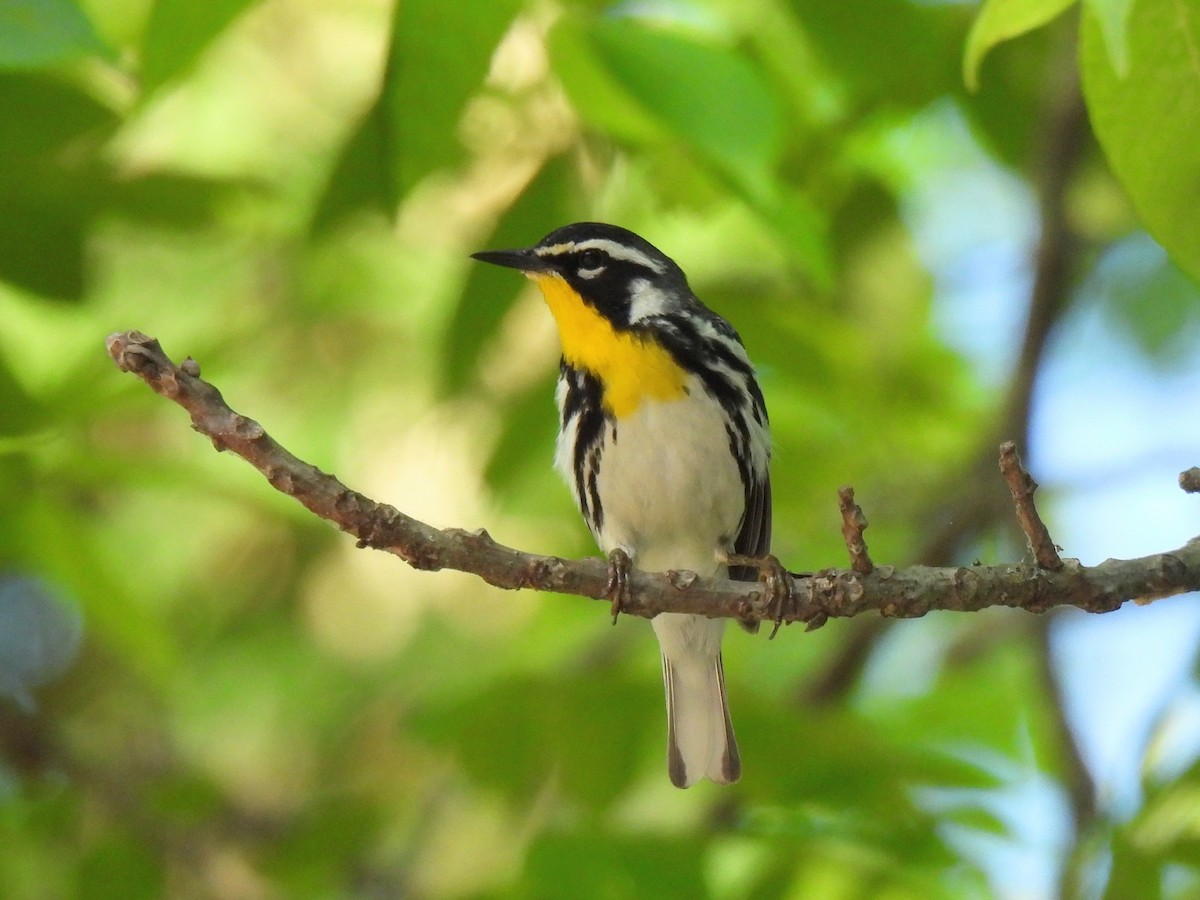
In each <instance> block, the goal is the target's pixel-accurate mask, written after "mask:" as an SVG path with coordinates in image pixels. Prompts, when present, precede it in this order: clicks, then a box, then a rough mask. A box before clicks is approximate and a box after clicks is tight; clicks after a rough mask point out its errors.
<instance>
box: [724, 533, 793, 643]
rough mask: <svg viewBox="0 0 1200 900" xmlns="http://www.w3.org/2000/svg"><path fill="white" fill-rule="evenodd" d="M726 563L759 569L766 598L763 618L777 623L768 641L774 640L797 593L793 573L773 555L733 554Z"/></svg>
mask: <svg viewBox="0 0 1200 900" xmlns="http://www.w3.org/2000/svg"><path fill="white" fill-rule="evenodd" d="M726 562H727V563H728V564H729V565H730V566H744V567H746V568H752V569H758V581H759V584H761V585H762V586H763V594H764V595H765V597H766V603H765V604H764V611H765V612H766V615H764V616H763V618H765V619H770V620H771V621H772V622H774V623H775V627H774V628H772V629H771V634H770V636H769V637H768V638H767V639H768V640H770V639H771V638H774V637H775V635H776V634H777V633H778V631H779V627H780V626H781V625H782V624H783V619H784V616H785V615H786V613H787V609H788V606H789V604H790V603H791V602H792V599H793V594H794V592H795V586H796V582H795V578H793V576H792V573H791V572H789V571H788V570H787V569H785V568H784V567H783V563H781V562H780V561H779V559H778V557H776V556H773V555H771V554H767V555H766V556H743V555H741V554H732V555H730V556H729V557H728V559H726ZM754 630H755V631H757V630H758V623H757V622H755V623H754Z"/></svg>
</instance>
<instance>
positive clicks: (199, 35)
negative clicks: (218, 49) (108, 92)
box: [142, 0, 255, 95]
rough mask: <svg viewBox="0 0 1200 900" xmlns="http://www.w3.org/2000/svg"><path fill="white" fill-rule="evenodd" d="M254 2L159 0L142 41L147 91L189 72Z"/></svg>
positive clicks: (232, 0) (143, 80)
mask: <svg viewBox="0 0 1200 900" xmlns="http://www.w3.org/2000/svg"><path fill="white" fill-rule="evenodd" d="M254 2H255V0H204V2H202V3H197V2H195V0H158V2H156V3H155V4H154V9H153V10H152V11H151V13H150V21H149V22H147V23H146V36H145V39H144V40H143V41H142V86H143V90H144V94H146V95H149V94H150V93H152V92H153V91H154V90H155V89H157V88H159V87H161V86H162V85H163V84H165V83H166V82H168V81H171V80H172V79H174V78H178V77H179V76H181V75H184V74H186V73H187V72H188V71H189V70H190V69H191V68H192V66H193V65H195V63H196V60H198V59H199V58H200V55H201V54H202V53H203V52H204V50H205V49H206V48H207V47H208V46H209V45H210V44H211V43H212V42H213V40H214V39H215V38H216V37H217V36H218V35H219V34H220V33H221V32H222V31H224V30H225V28H226V27H227V26H228V25H229V23H230V22H232V21H233V20H234V19H236V18H237V17H238V15H239V14H240V13H241V12H242V11H243V10H245V9H246V8H247V7H249V6H251V5H252V4H253V3H254Z"/></svg>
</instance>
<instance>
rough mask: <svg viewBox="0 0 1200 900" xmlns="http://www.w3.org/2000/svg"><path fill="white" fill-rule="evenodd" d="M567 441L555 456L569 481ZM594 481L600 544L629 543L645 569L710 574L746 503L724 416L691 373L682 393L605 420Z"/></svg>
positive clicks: (610, 547) (605, 547) (607, 549)
mask: <svg viewBox="0 0 1200 900" xmlns="http://www.w3.org/2000/svg"><path fill="white" fill-rule="evenodd" d="M614 427H615V434H614ZM570 441H571V436H569V435H565V436H564V437H563V438H562V439H560V442H559V448H558V455H557V466H558V468H559V470H560V471H561V472H562V473H563V475H564V476H565V477H566V478H567V480H568V483H570V482H571V480H572V479H573V471H572V458H573V456H572V451H571V448H570V446H569V444H570ZM596 487H597V492H598V493H599V495H600V502H601V505H602V506H603V509H604V522H603V525H602V527H601V531H600V533H599V534H597V535H596V539H597V542H598V543H599V544H600V547H601V549H602V550H604V551H605V552H606V553H607V552H610V551H611V550H613V549H614V548H616V547H623V548H625V549H627V550H630V551H632V552H633V555H634V558H635V560H636V564H637V566H638V568H640V569H644V570H647V571H664V570H667V569H690V570H692V571H698V572H701V573H703V574H715V573H716V572H717V571H718V570H719V569H720V564H719V563H718V561H717V552H718V549H726V548H728V547H729V546H730V545H731V544H732V541H733V537H734V535H735V534H736V532H737V529H738V526H739V525H740V524H741V519H742V514H743V512H744V507H745V491H744V488H743V486H742V481H741V477H740V476H739V474H738V468H737V463H736V462H735V460H734V459H733V456H732V453H731V450H730V446H729V434H728V432H727V431H726V427H725V417H724V415H723V414H722V411H721V408H720V406H719V405H718V404H717V402H716V401H715V400H713V399H712V398H711V397H709V396H708V394H707V393H705V391H704V388H703V386H702V384H701V383H700V382H699V380H698V379H696V378H695V377H694V376H693V377H692V378H691V379H690V381H689V384H688V393H687V395H686V396H684V397H683V398H681V399H679V400H673V401H668V402H661V401H644V402H643V403H642V404H641V405H640V406H639V407H638V408H637V410H636V411H635V412H633V413H632V414H630V415H628V416H626V417H624V418H622V419H620V420H619V421H618V422H616V423H615V426H614V424H613V423H609V424H608V426H607V430H606V433H605V435H604V449H603V451H602V452H601V455H600V475H599V478H598V479H597V485H596Z"/></svg>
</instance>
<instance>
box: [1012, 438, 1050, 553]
mask: <svg viewBox="0 0 1200 900" xmlns="http://www.w3.org/2000/svg"><path fill="white" fill-rule="evenodd" d="M1000 473H1001V474H1002V475H1003V476H1004V480H1005V481H1006V482H1008V490H1009V493H1011V494H1012V499H1013V503H1014V504H1015V505H1016V507H1017V522H1019V523H1020V525H1021V530H1022V531H1023V532H1025V537H1026V539H1027V540H1028V541H1029V547H1030V549H1031V550H1033V557H1034V559H1036V560H1037V564H1038V565H1039V566H1041V567H1042V568H1043V569H1051V570H1053V571H1057V570H1058V569H1061V568H1062V565H1063V561H1062V558H1061V557H1059V555H1058V549H1057V548H1056V547H1055V546H1054V541H1052V540H1050V531H1049V529H1047V528H1046V524H1045V523H1044V522H1043V521H1042V517H1041V516H1039V515H1038V511H1037V507H1036V506H1035V505H1034V502H1033V494H1034V492H1035V491H1036V490H1037V489H1038V483H1037V482H1036V481H1034V480H1033V476H1032V475H1030V474H1029V472H1027V471H1026V470H1025V467H1024V466H1023V465H1021V457H1020V456H1018V455H1017V445H1016V444H1014V443H1013V442H1012V441H1005V442H1004V443H1003V444H1001V445H1000Z"/></svg>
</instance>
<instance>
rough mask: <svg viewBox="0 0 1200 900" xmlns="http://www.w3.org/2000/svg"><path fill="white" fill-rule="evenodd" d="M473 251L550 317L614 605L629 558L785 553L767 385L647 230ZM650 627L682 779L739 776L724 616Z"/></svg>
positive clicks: (645, 562) (703, 570)
mask: <svg viewBox="0 0 1200 900" xmlns="http://www.w3.org/2000/svg"><path fill="white" fill-rule="evenodd" d="M472 256H473V258H474V259H476V260H480V261H482V262H485V263H491V264H493V265H497V266H503V267H507V268H510V269H516V270H517V271H519V272H522V273H524V274H525V275H526V276H527V277H528V278H530V279H532V280H533V281H534V282H535V283H536V284H537V286H538V288H540V290H541V293H542V296H543V298H544V299H545V302H546V305H547V306H548V307H549V309H550V313H551V314H552V316H553V318H554V320H555V323H556V325H557V328H558V335H559V339H560V342H561V346H562V356H561V359H560V363H559V373H558V383H557V387H556V390H555V398H556V402H557V406H558V423H559V432H558V440H557V445H556V450H555V467H556V468H557V469H558V470H559V472H560V473H561V474H562V476H563V478H564V479H565V481H566V482H567V485H568V487H569V488H570V490H571V493H572V494H573V496H574V499H575V502H576V505H577V506H578V508H579V511H580V512H581V513H582V515H583V518H584V520H585V522H586V523H587V526H588V528H589V529H590V530H591V533H592V535H593V536H594V537H595V540H596V543H597V544H598V545H599V547H600V549H601V550H602V551H603V552H604V553H605V554H606V556H607V557H608V560H609V566H610V573H611V575H610V581H609V584H610V587H613V589H614V590H615V591H617V592H618V593H617V594H616V595H615V596H614V598H613V599H614V606H615V607H616V608H619V605H618V604H619V602H620V594H619V592H620V591H621V590H625V589H626V588H625V587H624V585H625V580H626V579H627V576H628V571H629V570H630V568H635V569H638V570H640V571H645V572H665V571H675V570H688V571H692V572H695V573H697V574H699V575H704V576H711V577H726V576H727V577H730V578H733V579H736V580H743V581H751V580H755V578H756V577H759V576H760V575H761V574H762V572H763V571H764V570H765V569H767V568H769V567H771V566H776V567H777V566H778V563H777V562H776V561H775V560H774V558H773V557H771V556H770V555H769V553H770V544H771V480H770V471H769V465H770V458H771V439H770V429H769V424H768V419H767V409H766V404H765V401H764V399H763V394H762V391H761V389H760V387H759V384H758V380H757V377H756V374H755V370H754V368H753V366H752V365H751V363H750V360H749V357H748V356H747V353H746V349H745V347H744V345H743V343H742V340H741V338H740V337H739V336H738V333H737V332H736V331H735V330H734V329H733V327H732V326H731V325H730V324H729V323H728V322H727V321H726V320H725V319H723V318H722V317H721V316H719V315H718V314H717V313H715V312H713V311H712V310H711V309H709V308H708V307H706V306H705V305H704V304H703V303H702V302H701V301H700V300H699V298H697V297H696V295H695V294H694V293H693V291H692V289H691V287H690V286H689V284H688V280H687V276H686V275H685V274H684V272H683V270H682V269H681V268H680V267H679V266H678V265H677V264H676V263H675V262H674V261H673V260H672V259H671V258H670V257H668V256H667V255H666V254H664V253H663V252H662V251H661V250H659V249H658V248H657V247H655V246H654V245H653V244H651V243H650V242H649V241H647V240H646V239H645V238H642V237H640V236H639V235H637V234H635V233H634V232H632V231H629V230H627V229H625V228H622V227H620V226H617V225H609V224H605V223H600V222H577V223H575V224H571V225H566V226H563V227H561V228H557V229H555V230H554V231H551V232H550V233H549V234H547V235H546V236H545V237H544V238H542V239H541V240H540V241H538V242H537V243H536V244H534V245H533V246H531V247H527V248H524V249H516V250H484V251H480V252H478V253H474V254H472ZM756 569H757V570H758V572H756ZM651 625H652V626H653V629H654V632H655V634H656V636H657V638H658V643H659V647H660V649H661V655H662V671H663V682H664V687H665V691H666V705H667V773H668V775H669V777H670V780H671V782H672V784H674V785H675V786H676V787H679V788H687V787H691V786H692V785H694V784H695V783H696V782H697V781H699V780H700V779H701V778H705V777H707V778H708V779H709V780H711V781H713V782H716V783H718V784H729V783H732V782H735V781H737V780H738V778H739V777H740V775H741V757H740V755H739V753H738V745H737V740H736V738H735V737H734V732H733V724H732V721H731V719H730V715H729V703H728V698H727V695H726V689H725V673H724V667H723V664H722V660H721V641H722V636H723V633H724V628H725V621H724V619H710V618H707V617H705V616H701V615H694V614H689V613H675V612H670V613H668V612H664V613H659V614H658V615H657V616H655V617H654V618H653V619H652V620H651Z"/></svg>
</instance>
